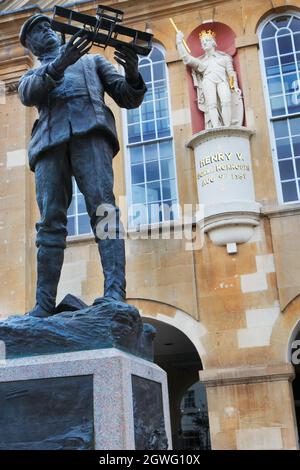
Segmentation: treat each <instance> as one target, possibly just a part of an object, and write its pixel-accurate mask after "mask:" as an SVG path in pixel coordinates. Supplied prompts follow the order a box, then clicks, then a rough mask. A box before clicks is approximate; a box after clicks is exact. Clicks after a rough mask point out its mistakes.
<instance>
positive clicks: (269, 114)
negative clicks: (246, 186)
mask: <svg viewBox="0 0 300 470" xmlns="http://www.w3.org/2000/svg"><path fill="white" fill-rule="evenodd" d="M280 16H295V17H297V18H299V19H300V13H299V12H297V11H295V10H287V11H284V12H282V13H272V14H271V15H268V16H267V18H265V19H264V20H263V21H262V22H261V23H260V24H259V25H258V28H257V32H256V33H257V36H258V45H259V49H258V56H259V64H260V73H261V77H262V87H263V94H264V101H265V109H266V112H267V121H268V130H269V139H270V144H271V155H272V162H273V171H274V176H275V187H276V192H277V198H278V202H279V204H281V205H284V206H286V205H287V204H290V205H295V204H299V203H300V187H299V184H298V180H299V182H300V176H299V178H298V177H297V171H296V163H295V156H294V155H293V156H292V162H293V169H294V174H295V181H296V189H297V194H298V196H299V198H298V199H297V200H296V201H284V200H283V191H282V182H284V180H283V181H282V180H281V176H280V171H279V161H280V160H279V159H278V155H277V148H276V137H275V132H274V126H273V122H276V121H279V120H282V119H286V120H287V123H288V127H289V141H290V144H291V147H292V141H291V137H290V125H289V121H288V120H289V119H290V118H293V117H297V116H299V117H300V111H299V113H295V114H294V115H292V114H284V115H278V116H272V109H271V103H270V93H269V87H268V77H267V74H266V68H265V59H266V57H265V56H264V51H263V46H262V45H263V38H262V32H263V29H264V27H265V26H266V25H267V23H269V22H270V21H272V20H274V19H275V18H279V17H280ZM272 37H275V36H272ZM287 55H288V54H287ZM270 57H271V56H270ZM272 57H273V56H272ZM277 57H278V58H279V57H280V56H279V55H277ZM280 77H281V86H282V90H283V91H284V86H283V84H282V74H281V73H280ZM298 80H300V72H299V77H298ZM275 96H276V95H275ZM283 96H284V102H285V104H286V96H287V94H284V95H283ZM283 160H284V159H283Z"/></svg>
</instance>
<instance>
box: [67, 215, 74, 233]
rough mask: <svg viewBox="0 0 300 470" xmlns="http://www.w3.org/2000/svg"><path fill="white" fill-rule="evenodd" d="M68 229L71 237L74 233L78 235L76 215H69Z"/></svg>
mask: <svg viewBox="0 0 300 470" xmlns="http://www.w3.org/2000/svg"><path fill="white" fill-rule="evenodd" d="M67 230H68V235H69V237H71V236H72V235H76V233H75V217H68V224H67Z"/></svg>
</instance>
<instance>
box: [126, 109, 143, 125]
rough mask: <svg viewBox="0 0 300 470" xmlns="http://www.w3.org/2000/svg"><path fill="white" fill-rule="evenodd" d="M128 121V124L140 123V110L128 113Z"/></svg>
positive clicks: (131, 110)
mask: <svg viewBox="0 0 300 470" xmlns="http://www.w3.org/2000/svg"><path fill="white" fill-rule="evenodd" d="M127 120H128V124H133V123H134V122H139V120H140V113H139V108H136V109H129V110H128V111H127Z"/></svg>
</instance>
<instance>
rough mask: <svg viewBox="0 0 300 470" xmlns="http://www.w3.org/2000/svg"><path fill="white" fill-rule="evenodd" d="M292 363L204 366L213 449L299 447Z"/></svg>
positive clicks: (202, 374) (202, 373) (202, 375)
mask: <svg viewBox="0 0 300 470" xmlns="http://www.w3.org/2000/svg"><path fill="white" fill-rule="evenodd" d="M293 379H294V368H293V366H292V365H291V364H275V365H261V366H241V367H235V368H228V369H210V370H203V371H201V372H200V380H201V381H202V382H203V383H204V384H205V385H206V390H207V399H208V409H209V424H210V433H211V442H212V448H213V449H227V450H228V449H237V450H247V449H251V450H254V449H297V448H298V434H297V426H296V421H295V408H294V398H293V391H292V386H291V382H292V381H293Z"/></svg>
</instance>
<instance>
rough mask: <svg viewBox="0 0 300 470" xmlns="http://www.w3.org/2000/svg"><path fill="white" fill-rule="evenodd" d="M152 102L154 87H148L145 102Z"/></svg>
mask: <svg viewBox="0 0 300 470" xmlns="http://www.w3.org/2000/svg"><path fill="white" fill-rule="evenodd" d="M149 88H150V90H149ZM152 100H153V92H152V87H150V86H149V85H148V91H147V93H146V94H145V96H144V102H145V101H152Z"/></svg>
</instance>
